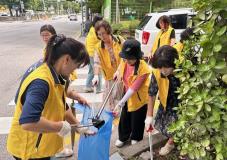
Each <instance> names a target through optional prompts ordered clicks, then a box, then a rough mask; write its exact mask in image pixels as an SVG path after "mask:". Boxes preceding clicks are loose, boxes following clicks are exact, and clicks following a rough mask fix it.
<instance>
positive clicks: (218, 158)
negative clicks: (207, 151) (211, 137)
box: [216, 153, 224, 160]
mask: <svg viewBox="0 0 227 160" xmlns="http://www.w3.org/2000/svg"><path fill="white" fill-rule="evenodd" d="M223 159H224V157H223V155H222V154H221V153H218V154H217V157H216V160H223Z"/></svg>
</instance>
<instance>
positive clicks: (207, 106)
mask: <svg viewBox="0 0 227 160" xmlns="http://www.w3.org/2000/svg"><path fill="white" fill-rule="evenodd" d="M205 109H206V111H208V112H210V111H211V107H210V105H209V104H205Z"/></svg>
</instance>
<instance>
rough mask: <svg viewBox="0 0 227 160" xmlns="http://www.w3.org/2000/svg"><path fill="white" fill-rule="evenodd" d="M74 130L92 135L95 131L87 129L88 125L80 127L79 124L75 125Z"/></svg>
mask: <svg viewBox="0 0 227 160" xmlns="http://www.w3.org/2000/svg"><path fill="white" fill-rule="evenodd" d="M76 132H77V133H79V134H85V135H94V134H95V132H94V131H92V130H89V128H88V127H80V125H79V126H77V127H76Z"/></svg>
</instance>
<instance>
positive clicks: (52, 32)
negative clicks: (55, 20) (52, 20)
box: [39, 24, 57, 35]
mask: <svg viewBox="0 0 227 160" xmlns="http://www.w3.org/2000/svg"><path fill="white" fill-rule="evenodd" d="M43 31H48V32H50V33H51V34H52V35H55V34H57V33H56V31H55V29H54V27H53V26H52V25H50V24H45V25H43V26H42V27H41V28H40V32H39V33H40V34H41V32H43Z"/></svg>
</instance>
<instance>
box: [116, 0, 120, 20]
mask: <svg viewBox="0 0 227 160" xmlns="http://www.w3.org/2000/svg"><path fill="white" fill-rule="evenodd" d="M116 23H119V2H118V0H116Z"/></svg>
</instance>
